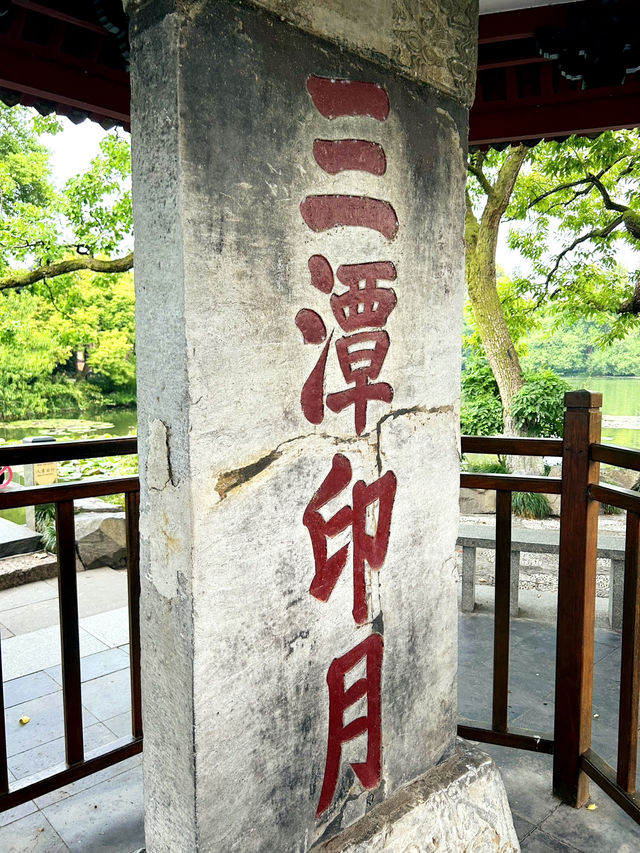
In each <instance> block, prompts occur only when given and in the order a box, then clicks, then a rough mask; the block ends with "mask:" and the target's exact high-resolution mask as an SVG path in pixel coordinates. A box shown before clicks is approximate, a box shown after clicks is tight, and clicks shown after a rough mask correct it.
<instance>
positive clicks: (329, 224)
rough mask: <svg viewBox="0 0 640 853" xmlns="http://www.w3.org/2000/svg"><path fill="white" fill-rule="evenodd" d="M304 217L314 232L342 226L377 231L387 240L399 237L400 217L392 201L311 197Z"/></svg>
mask: <svg viewBox="0 0 640 853" xmlns="http://www.w3.org/2000/svg"><path fill="white" fill-rule="evenodd" d="M300 213H301V215H302V218H303V219H304V221H305V222H306V224H307V225H308V226H309V228H311V230H312V231H328V230H329V229H330V228H336V227H337V226H339V225H349V226H351V225H354V226H359V227H360V228H373V229H374V231H379V232H380V234H382V236H383V237H386V238H387V240H393V238H394V237H395V236H396V234H397V233H398V217H397V216H396V212H395V210H394V209H393V207H392V206H391V205H390V204H389V202H388V201H383V200H382V199H379V198H371V197H369V196H362V195H308V196H307V197H306V198H305V199H304V201H301V202H300Z"/></svg>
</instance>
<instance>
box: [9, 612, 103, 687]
mask: <svg viewBox="0 0 640 853" xmlns="http://www.w3.org/2000/svg"><path fill="white" fill-rule="evenodd" d="M107 647H108V646H107V645H105V643H102V642H100V640H98V639H97V638H96V637H94V636H93V635H92V634H90V633H88V632H87V631H84V630H82V628H80V655H81V656H82V657H84V656H86V655H93V654H96V653H97V652H102V651H105V649H106V648H107ZM60 659H61V655H60V631H59V628H58V626H57V625H52V626H50V627H48V628H42V629H41V630H39V631H32V632H30V633H28V634H21V635H20V636H17V637H9V639H8V640H6V641H5V642H3V644H2V671H3V675H4V677H5V678H6V679H7V680H11V679H13V678H19V677H20V676H21V675H28V674H29V673H31V672H38V671H39V670H41V669H49V667H52V666H57V665H58V664H59V663H60Z"/></svg>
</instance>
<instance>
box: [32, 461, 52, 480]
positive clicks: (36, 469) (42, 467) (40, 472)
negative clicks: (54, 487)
mask: <svg viewBox="0 0 640 853" xmlns="http://www.w3.org/2000/svg"><path fill="white" fill-rule="evenodd" d="M57 482H58V463H57V462H39V463H38V464H37V465H34V466H33V484H34V486H50V485H51V484H52V483H57Z"/></svg>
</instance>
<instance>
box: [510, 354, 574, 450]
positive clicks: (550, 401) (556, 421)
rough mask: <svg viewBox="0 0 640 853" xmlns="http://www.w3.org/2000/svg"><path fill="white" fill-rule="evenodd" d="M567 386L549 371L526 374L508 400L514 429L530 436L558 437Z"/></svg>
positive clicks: (560, 431)
mask: <svg viewBox="0 0 640 853" xmlns="http://www.w3.org/2000/svg"><path fill="white" fill-rule="evenodd" d="M569 389H570V386H569V383H568V382H565V380H564V379H562V378H561V377H560V376H556V374H555V373H553V371H551V370H542V371H540V372H539V373H528V374H526V376H525V384H524V386H523V387H522V388H521V389H520V391H518V393H517V394H516V395H515V396H514V397H513V399H512V400H511V414H512V416H513V419H514V421H515V423H516V424H517V426H518V427H519V428H520V429H521V430H522V431H523V432H524V433H525V434H526V435H531V436H538V437H545V436H552V435H557V436H562V428H563V422H564V395H565V392H566V391H568V390H569Z"/></svg>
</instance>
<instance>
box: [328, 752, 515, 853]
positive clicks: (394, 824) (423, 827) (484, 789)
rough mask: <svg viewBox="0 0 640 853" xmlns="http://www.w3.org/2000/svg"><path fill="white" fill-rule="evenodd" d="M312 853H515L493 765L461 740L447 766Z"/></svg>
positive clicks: (508, 815) (508, 814)
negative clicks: (469, 852) (437, 852)
mask: <svg viewBox="0 0 640 853" xmlns="http://www.w3.org/2000/svg"><path fill="white" fill-rule="evenodd" d="M312 850H313V851H314V853H436V851H444V850H446V851H447V853H462V851H467V850H473V853H517V851H519V850H520V845H519V843H518V838H517V836H516V833H515V830H514V828H513V821H512V819H511V811H510V809H509V803H508V802H507V795H506V792H505V789H504V785H503V783H502V779H501V778H500V773H499V772H498V769H497V767H496V765H495V764H494V762H493V760H492V759H491V758H490V757H489V756H488V755H486V754H485V753H483V752H481V751H480V750H479V749H476V748H475V747H472V746H470V745H469V744H468V743H467V742H466V741H462V740H459V741H458V747H457V749H456V751H455V753H454V754H453V755H452V756H451V758H449V759H448V760H447V761H444V762H443V763H442V764H440V765H438V766H437V767H435V768H434V769H433V770H431V771H429V772H428V773H426V774H425V775H424V776H420V777H419V778H418V779H416V780H415V781H414V782H411V784H409V785H407V786H405V787H404V788H401V789H400V790H399V791H398V792H397V793H396V794H394V795H393V796H392V797H390V798H389V799H388V800H385V801H384V802H383V803H381V804H380V805H379V806H376V808H374V809H372V810H371V811H370V812H369V813H368V814H367V815H366V816H365V817H364V818H362V819H361V820H359V821H358V822H357V823H355V824H353V825H352V826H350V827H349V828H348V829H346V830H345V831H344V832H342V833H340V835H337V836H334V837H333V838H332V839H330V840H329V841H327V842H325V843H324V844H319V845H316V846H314V847H313V848H312Z"/></svg>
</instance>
